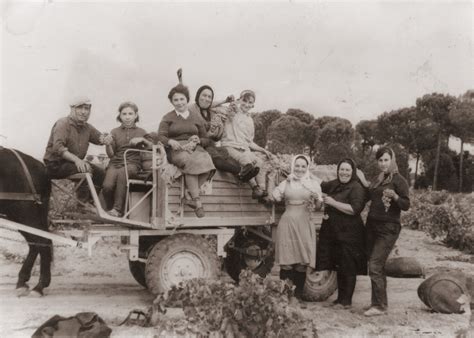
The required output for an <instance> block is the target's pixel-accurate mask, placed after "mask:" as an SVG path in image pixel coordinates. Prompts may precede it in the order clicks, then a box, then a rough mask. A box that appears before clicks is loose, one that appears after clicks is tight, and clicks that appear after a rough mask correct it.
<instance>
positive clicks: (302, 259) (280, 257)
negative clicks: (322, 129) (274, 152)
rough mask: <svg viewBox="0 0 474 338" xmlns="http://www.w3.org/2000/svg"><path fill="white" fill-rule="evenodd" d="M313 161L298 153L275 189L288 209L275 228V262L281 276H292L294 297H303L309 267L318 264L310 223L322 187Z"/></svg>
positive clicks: (281, 277)
mask: <svg viewBox="0 0 474 338" xmlns="http://www.w3.org/2000/svg"><path fill="white" fill-rule="evenodd" d="M309 163H310V160H309V158H308V157H307V156H305V155H297V156H295V157H294V158H293V160H292V163H291V174H290V175H289V176H288V178H287V179H286V180H284V181H283V182H281V183H280V184H279V185H278V186H277V187H276V188H275V189H274V190H273V193H272V195H273V198H274V199H275V200H276V201H281V200H283V199H284V200H285V204H286V209H285V212H284V213H283V215H282V216H281V219H280V222H279V223H278V226H277V229H276V238H275V261H276V264H278V265H280V279H282V280H285V279H290V280H291V281H293V283H294V284H295V286H296V289H295V296H296V298H298V299H301V298H302V295H303V289H304V284H305V280H306V268H307V267H308V266H310V267H312V268H313V269H314V267H315V263H316V250H315V245H314V244H315V243H316V233H315V229H314V227H313V226H312V224H311V220H310V218H311V204H312V203H310V202H311V200H314V199H316V200H317V201H318V202H317V204H319V205H320V203H319V202H320V201H321V186H320V185H319V182H317V181H316V180H315V179H314V178H311V176H310V172H309Z"/></svg>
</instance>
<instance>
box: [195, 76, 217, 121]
mask: <svg viewBox="0 0 474 338" xmlns="http://www.w3.org/2000/svg"><path fill="white" fill-rule="evenodd" d="M206 89H209V90H210V91H211V93H212V99H211V104H210V105H209V107H208V108H203V107H201V106H200V105H199V96H201V93H202V92H203V90H206ZM213 100H214V90H213V89H212V88H211V86H208V85H204V86H201V87H199V89H198V90H197V92H196V97H195V98H194V101H195V102H196V105H197V106H198V107H199V110H200V111H201V116H202V117H203V118H204V120H206V121H207V122H209V121H210V120H211V114H210V113H209V111H210V110H211V106H212V101H213ZM204 111H205V112H206V113H204Z"/></svg>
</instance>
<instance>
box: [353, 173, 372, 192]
mask: <svg viewBox="0 0 474 338" xmlns="http://www.w3.org/2000/svg"><path fill="white" fill-rule="evenodd" d="M356 175H357V177H358V178H359V180H360V183H362V185H363V186H364V187H366V188H368V187H369V185H370V184H369V182H368V181H367V179H366V178H365V175H364V172H363V171H362V170H360V169H357V171H356Z"/></svg>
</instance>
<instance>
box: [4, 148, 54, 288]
mask: <svg viewBox="0 0 474 338" xmlns="http://www.w3.org/2000/svg"><path fill="white" fill-rule="evenodd" d="M50 194H51V180H50V178H49V176H48V175H47V172H46V167H45V166H44V164H43V163H42V162H40V161H38V160H36V159H34V158H33V157H31V156H29V155H26V154H24V153H22V152H20V151H18V150H14V149H7V148H3V147H1V146H0V214H2V215H3V216H5V217H6V218H7V219H9V220H11V221H13V222H17V223H21V224H23V225H27V226H30V227H33V228H36V229H39V230H44V231H48V209H49V197H50ZM20 233H21V235H23V237H24V238H25V240H26V242H27V243H28V248H29V250H28V255H27V256H26V259H25V261H24V262H23V265H22V267H21V269H20V272H19V274H18V281H17V284H16V290H17V295H18V296H19V297H21V296H26V295H28V294H30V295H31V296H34V297H40V296H43V295H44V294H43V289H44V288H46V287H48V286H49V284H50V282H51V261H52V257H53V245H52V241H51V240H50V239H46V238H44V237H40V236H37V235H33V234H29V233H26V232H23V231H20ZM38 255H39V256H40V276H39V280H38V284H36V286H35V287H34V288H33V289H32V290H31V292H30V290H29V286H28V284H27V282H28V281H29V280H30V277H31V270H32V268H33V265H34V263H35V260H36V257H37V256H38Z"/></svg>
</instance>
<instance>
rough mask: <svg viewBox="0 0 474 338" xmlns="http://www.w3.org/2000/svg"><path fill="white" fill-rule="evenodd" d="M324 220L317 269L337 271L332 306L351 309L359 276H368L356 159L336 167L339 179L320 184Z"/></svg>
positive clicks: (362, 191)
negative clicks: (335, 293)
mask: <svg viewBox="0 0 474 338" xmlns="http://www.w3.org/2000/svg"><path fill="white" fill-rule="evenodd" d="M321 189H322V191H323V194H324V195H323V201H324V205H325V208H324V217H323V222H322V224H321V230H320V232H319V241H318V245H317V255H316V270H318V271H326V270H333V271H337V289H338V291H337V299H336V300H335V301H334V302H333V303H331V306H335V307H340V308H344V309H347V308H350V307H351V305H352V295H353V294H354V289H355V285H356V280H357V275H366V274H367V259H366V255H365V228H364V222H363V221H362V218H361V216H360V213H361V212H362V210H363V209H364V206H365V203H366V193H365V189H364V187H363V186H362V185H361V184H360V183H359V180H358V178H357V167H356V165H355V163H354V161H353V160H351V159H343V160H342V161H340V162H339V164H338V165H337V179H334V180H332V181H329V182H323V183H321Z"/></svg>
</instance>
